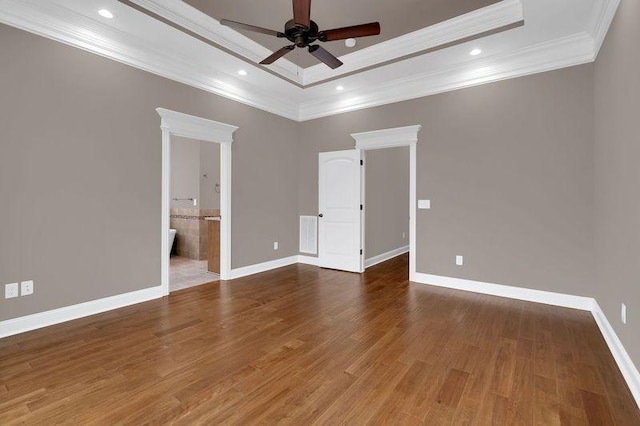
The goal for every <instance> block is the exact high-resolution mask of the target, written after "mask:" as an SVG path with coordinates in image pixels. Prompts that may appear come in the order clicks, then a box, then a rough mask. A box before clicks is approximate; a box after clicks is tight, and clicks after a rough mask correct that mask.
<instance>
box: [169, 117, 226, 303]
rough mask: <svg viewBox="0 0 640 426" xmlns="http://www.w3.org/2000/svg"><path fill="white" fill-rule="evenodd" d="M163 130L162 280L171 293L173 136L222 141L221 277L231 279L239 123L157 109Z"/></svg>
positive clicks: (218, 142)
mask: <svg viewBox="0 0 640 426" xmlns="http://www.w3.org/2000/svg"><path fill="white" fill-rule="evenodd" d="M156 111H157V112H158V114H159V115H160V117H161V123H160V128H161V130H162V222H161V228H162V230H161V232H162V234H161V240H160V241H161V244H160V245H161V258H160V259H161V261H160V281H161V284H160V285H161V287H162V293H163V295H165V296H166V295H168V294H169V214H170V207H171V200H170V192H171V137H172V136H180V137H184V138H189V139H197V140H200V141H206V142H214V143H217V144H220V216H221V218H222V219H221V221H220V278H221V279H222V280H228V279H230V278H231V144H232V143H233V133H234V132H235V131H236V130H238V128H237V127H236V126H232V125H230V124H225V123H219V122H217V121H213V120H207V119H205V118H200V117H195V116H192V115H188V114H183V113H180V112H176V111H171V110H168V109H164V108H157V109H156Z"/></svg>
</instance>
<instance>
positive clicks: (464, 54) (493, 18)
mask: <svg viewBox="0 0 640 426" xmlns="http://www.w3.org/2000/svg"><path fill="white" fill-rule="evenodd" d="M189 1H190V2H191V3H193V4H194V5H195V2H196V1H200V2H201V4H200V7H203V8H204V6H205V5H206V3H211V4H214V3H216V5H217V6H221V5H222V4H225V5H226V6H225V7H226V8H228V12H226V10H227V9H225V15H226V14H227V13H229V14H231V13H237V14H238V15H227V16H225V17H226V18H228V19H237V20H243V21H251V22H249V23H254V24H258V25H265V26H267V25H269V22H262V21H260V22H253V20H252V19H251V17H252V16H255V17H256V19H257V18H258V17H260V16H262V15H265V19H266V18H268V19H273V20H274V22H277V21H279V20H281V19H282V17H281V15H282V14H285V18H286V16H289V14H290V11H289V7H290V5H289V0H287V1H285V0H269V1H268V2H267V1H265V0H263V1H260V0H251V1H249V0H234V1H232V0H216V1H213V0H211V1H210V2H209V1H205V0H189ZM480 1H482V0H480ZM485 1H486V0H485ZM352 2H353V4H352ZM272 3H273V4H272ZM344 3H348V4H349V5H350V6H349V7H348V9H345V6H344ZM356 3H358V4H360V3H362V4H364V3H365V2H364V0H350V1H349V2H342V3H338V2H337V0H315V2H314V5H315V6H313V14H314V18H315V19H317V20H319V21H320V20H322V19H326V20H327V21H329V22H328V25H327V26H340V25H344V24H347V25H348V24H357V23H362V22H363V21H367V20H380V21H381V22H382V25H383V31H384V30H385V29H386V32H385V33H384V37H389V39H386V40H383V39H380V40H375V41H376V43H375V44H372V45H370V46H365V45H363V44H360V45H359V49H357V50H355V51H349V53H346V54H343V55H342V56H340V59H341V60H342V61H343V62H344V63H345V64H344V66H343V67H341V68H338V69H337V70H331V69H330V68H328V67H326V66H325V65H324V64H318V65H313V66H311V67H307V68H301V67H298V66H297V65H296V64H294V63H292V62H290V61H288V60H286V59H285V58H283V59H281V60H279V61H276V63H274V64H273V65H272V66H269V67H263V66H260V65H258V64H257V63H258V62H259V61H260V60H262V59H264V57H266V56H268V55H269V54H270V52H271V51H270V49H269V48H267V47H265V46H263V45H261V44H260V43H258V42H256V41H255V40H253V39H251V38H249V37H246V36H245V35H243V34H241V33H239V32H237V31H234V30H232V29H230V28H228V27H224V26H222V25H220V23H219V22H218V21H217V20H216V18H217V16H210V15H209V14H207V13H203V12H201V11H200V10H198V9H196V8H194V7H193V6H192V5H190V4H187V3H185V2H184V1H181V0H48V1H42V0H0V23H4V24H7V25H11V26H14V27H17V28H21V29H23V30H26V31H30V32H32V33H35V34H39V35H41V36H44V37H48V38H50V39H53V40H57V41H60V42H63V43H66V44H69V45H71V46H75V47H78V48H81V49H84V50H87V51H89V52H92V53H95V54H98V55H101V56H104V57H107V58H110V59H113V60H116V61H119V62H122V63H125V64H127V65H130V66H133V67H136V68H139V69H142V70H145V71H148V72H152V73H155V74H158V75H161V76H163V77H166V78H169V79H172V80H175V81H179V82H181V83H184V84H188V85H191V86H193V87H197V88H200V89H202V90H206V91H209V92H211V93H214V94H217V95H220V96H224V97H226V98H229V99H233V100H235V101H238V102H241V103H244V104H247V105H251V106H253V107H256V108H259V109H262V110H265V111H269V112H272V113H274V114H277V115H280V116H283V117H287V118H290V119H292V120H297V121H305V120H311V119H314V118H319V117H324V116H329V115H334V114H340V113H343V112H347V111H355V110H360V109H365V108H370V107H374V106H378V105H384V104H389V103H393V102H400V101H404V100H408V99H415V98H418V97H423V96H428V95H432V94H436V93H442V92H446V91H451V90H457V89H461V88H464V87H471V86H475V85H481V84H487V83H490V82H494V81H499V80H504V79H508V78H514V77H519V76H524V75H529V74H533V73H538V72H544V71H550V70H554V69H559V68H564V67H569V66H575V65H578V64H583V63H588V62H593V61H594V60H595V58H596V57H597V54H598V52H599V49H600V46H601V44H602V42H603V40H604V37H605V35H606V33H607V31H608V29H609V26H610V25H611V21H612V20H613V17H614V15H615V12H616V10H617V8H618V5H619V3H620V0H502V1H498V2H490V1H489V3H491V4H489V5H485V6H483V7H480V8H479V9H474V10H472V11H471V12H467V13H464V14H462V15H456V16H455V17H453V18H451V19H447V20H444V21H441V19H444V18H445V17H447V16H449V15H451V14H457V13H459V9H455V8H447V7H445V6H446V5H447V4H448V3H457V4H456V6H459V7H463V5H464V7H475V6H473V5H474V4H475V5H476V6H477V5H478V4H479V3H473V1H471V0H469V1H466V0H447V1H444V0H442V1H440V0H422V1H420V0H415V1H413V0H398V1H392V0H384V1H376V2H373V1H369V2H368V3H376V4H375V6H372V7H374V8H382V7H387V8H391V9H393V10H392V11H391V12H388V13H386V14H383V15H384V16H381V17H379V18H373V19H362V20H359V19H356V18H357V17H358V16H361V15H360V14H359V10H360V9H359V8H358V7H356V6H355V4H356ZM252 4H253V5H257V6H256V7H257V8H258V9H252V8H251V7H250V6H251V5H252ZM266 4H269V5H270V6H273V9H274V10H273V11H271V10H270V9H271V7H267V6H265V5H266ZM317 4H319V5H320V6H318V5H317ZM411 4H419V5H421V7H422V6H424V7H425V8H426V9H422V8H421V7H419V8H418V9H411V6H408V5H411ZM240 5H244V7H245V8H249V10H246V11H244V12H243V10H244V9H242V7H240ZM276 5H278V7H276ZM324 5H326V6H327V9H326V10H327V11H326V12H322V10H323V8H324ZM330 5H333V6H331V7H329V6H330ZM398 5H405V6H406V7H408V8H409V9H411V10H412V11H415V10H427V9H429V7H427V6H432V7H433V9H429V10H431V12H432V13H430V14H428V16H423V17H422V18H421V19H422V21H421V22H422V24H421V23H418V24H416V22H418V21H420V19H417V18H416V20H415V21H412V20H411V19H413V18H414V17H413V16H410V17H407V18H406V20H407V21H410V22H413V24H411V25H413V26H414V27H411V30H413V29H414V28H415V25H423V24H424V25H428V24H430V23H431V22H435V21H440V22H438V23H435V24H432V25H428V26H426V27H422V28H419V29H417V30H415V31H413V32H409V33H405V34H404V35H399V36H396V37H393V35H395V33H393V31H409V27H406V28H405V27H403V25H404V24H403V23H399V22H400V21H402V20H403V19H405V18H402V17H399V18H394V19H395V20H397V22H389V21H388V20H390V19H391V18H390V16H396V15H393V14H392V12H393V13H400V11H398V10H396V9H394V6H396V7H398ZM321 6H322V7H321ZM439 7H440V9H439ZM104 8H106V9H108V10H110V11H111V12H112V13H113V15H114V17H113V18H112V19H106V18H104V17H103V16H100V15H99V14H98V11H99V10H100V9H104ZM335 8H342V9H340V11H339V12H338V13H337V15H338V16H335V17H332V15H336V12H335ZM363 8H364V9H367V8H365V7H363ZM280 9H281V10H282V11H279V10H280ZM347 10H348V11H350V12H349V13H350V14H352V16H353V18H352V17H350V16H347ZM376 10H382V9H376ZM402 10H404V12H405V13H406V10H407V9H402ZM234 11H235V12H234ZM267 11H269V12H273V13H272V14H271V13H270V14H267ZM343 12H344V13H343ZM369 12H370V10H369V9H367V13H369ZM209 13H218V12H209ZM243 13H244V14H243ZM323 14H326V16H327V18H324V17H323V16H322V15H323ZM447 14H449V15H447ZM343 15H344V16H343ZM416 15H417V13H416ZM398 16H399V15H398ZM338 18H340V19H344V21H338V20H337V19H338ZM330 19H334V20H333V21H330ZM429 19H432V21H429ZM385 20H387V23H386V24H385ZM343 22H344V24H343ZM523 22H524V25H522V23H523ZM425 23H426V24H425ZM514 24H515V26H514ZM518 24H519V25H518ZM323 25H324V24H323ZM269 26H271V25H269ZM394 28H395V30H394ZM403 28H405V29H404V30H403ZM334 44H335V45H336V46H338V45H339V43H334ZM328 45H329V44H328ZM328 47H329V48H330V49H333V46H328ZM472 50H480V51H481V53H480V54H478V55H470V53H471V51H472ZM336 53H337V54H340V51H337V52H336ZM70 66H73V64H70ZM158 107H163V105H158ZM210 118H212V119H214V120H215V114H214V116H211V117H210Z"/></svg>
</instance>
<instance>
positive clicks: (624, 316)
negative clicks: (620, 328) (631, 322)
mask: <svg viewBox="0 0 640 426" xmlns="http://www.w3.org/2000/svg"><path fill="white" fill-rule="evenodd" d="M620 320H621V321H622V323H623V324H626V323H627V305H625V304H624V303H623V304H622V308H621V309H620Z"/></svg>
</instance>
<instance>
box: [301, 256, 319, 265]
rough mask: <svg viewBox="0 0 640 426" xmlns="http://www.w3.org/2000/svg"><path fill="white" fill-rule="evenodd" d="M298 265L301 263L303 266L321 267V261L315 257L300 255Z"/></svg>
mask: <svg viewBox="0 0 640 426" xmlns="http://www.w3.org/2000/svg"><path fill="white" fill-rule="evenodd" d="M298 263H301V264H303V265H311V266H320V259H318V258H317V257H315V256H304V255H299V256H298Z"/></svg>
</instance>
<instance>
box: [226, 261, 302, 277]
mask: <svg viewBox="0 0 640 426" xmlns="http://www.w3.org/2000/svg"><path fill="white" fill-rule="evenodd" d="M294 263H298V256H290V257H284V258H282V259H276V260H271V261H269V262H264V263H257V264H255V265H249V266H245V267H242V268H236V269H232V270H231V276H230V277H229V279H230V280H235V279H237V278H242V277H246V276H248V275H254V274H259V273H260V272H266V271H270V270H272V269H277V268H282V267H283V266H289V265H293V264H294Z"/></svg>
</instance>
